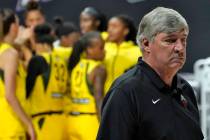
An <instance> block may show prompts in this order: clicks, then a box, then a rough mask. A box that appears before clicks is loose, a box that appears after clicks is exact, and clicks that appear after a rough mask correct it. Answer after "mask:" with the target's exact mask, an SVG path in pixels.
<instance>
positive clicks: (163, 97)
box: [97, 59, 203, 140]
mask: <svg viewBox="0 0 210 140" xmlns="http://www.w3.org/2000/svg"><path fill="white" fill-rule="evenodd" d="M202 139H203V134H202V132H201V129H200V126H199V112H198V108H197V104H196V99H195V96H194V92H193V90H192V87H191V86H190V85H189V84H188V83H187V82H186V81H185V80H184V79H182V78H181V77H179V76H178V75H176V76H175V77H174V78H173V82H172V86H171V87H169V86H167V85H166V84H165V83H164V82H163V81H162V80H161V79H160V77H159V75H158V74H157V73H156V72H155V71H154V70H153V69H152V68H151V67H150V66H149V65H147V64H146V63H145V62H144V61H142V60H141V59H139V62H138V64H137V65H136V66H135V67H134V68H133V69H131V70H129V71H128V72H127V73H125V74H124V75H123V76H121V77H120V78H118V79H117V80H116V81H115V82H114V83H113V85H112V87H111V88H110V90H109V92H108V94H107V96H106V97H105V99H104V103H103V107H102V120H101V124H100V128H99V132H98V136H97V140H202Z"/></svg>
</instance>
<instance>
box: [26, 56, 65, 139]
mask: <svg viewBox="0 0 210 140" xmlns="http://www.w3.org/2000/svg"><path fill="white" fill-rule="evenodd" d="M26 80H27V81H26V90H27V96H28V100H29V102H30V113H31V115H32V121H33V124H34V126H35V130H36V133H37V135H38V140H63V139H64V135H65V132H64V121H65V115H64V114H63V109H64V106H65V102H64V96H65V94H66V90H67V81H68V70H67V65H66V62H65V60H63V59H62V58H60V57H59V56H58V55H57V54H55V53H53V52H52V53H51V54H49V53H46V54H43V55H42V56H35V57H34V58H32V60H31V61H30V63H29V67H28V76H27V79H26Z"/></svg>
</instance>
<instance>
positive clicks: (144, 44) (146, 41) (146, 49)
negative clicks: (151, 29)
mask: <svg viewBox="0 0 210 140" xmlns="http://www.w3.org/2000/svg"><path fill="white" fill-rule="evenodd" d="M141 44H142V45H143V48H144V51H145V52H147V53H150V47H149V40H148V39H146V38H144V39H143V40H142V43H141Z"/></svg>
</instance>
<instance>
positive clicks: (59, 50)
mask: <svg viewBox="0 0 210 140" xmlns="http://www.w3.org/2000/svg"><path fill="white" fill-rule="evenodd" d="M72 50H73V49H72V47H62V46H60V47H55V48H54V50H53V51H54V53H56V54H57V55H58V56H60V57H61V58H63V59H64V60H65V61H66V62H68V60H69V57H70V55H71V53H72Z"/></svg>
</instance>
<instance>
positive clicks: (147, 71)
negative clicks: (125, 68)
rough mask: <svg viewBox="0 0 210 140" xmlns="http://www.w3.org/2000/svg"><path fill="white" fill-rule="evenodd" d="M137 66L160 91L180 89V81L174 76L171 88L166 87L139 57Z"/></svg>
mask: <svg viewBox="0 0 210 140" xmlns="http://www.w3.org/2000/svg"><path fill="white" fill-rule="evenodd" d="M138 65H139V66H140V67H141V69H142V70H143V72H144V73H145V74H146V75H147V76H148V77H149V78H150V80H151V81H152V83H153V84H154V85H155V86H156V87H157V88H158V89H160V90H174V89H177V88H180V81H179V80H178V77H177V75H175V76H174V78H173V81H172V86H171V87H170V86H168V85H167V84H166V83H165V82H164V81H163V80H162V79H161V78H160V76H159V75H158V74H157V73H156V71H155V70H154V69H153V68H152V67H150V66H149V65H148V64H147V63H146V62H144V61H143V60H142V58H141V57H140V58H139V60H138Z"/></svg>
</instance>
